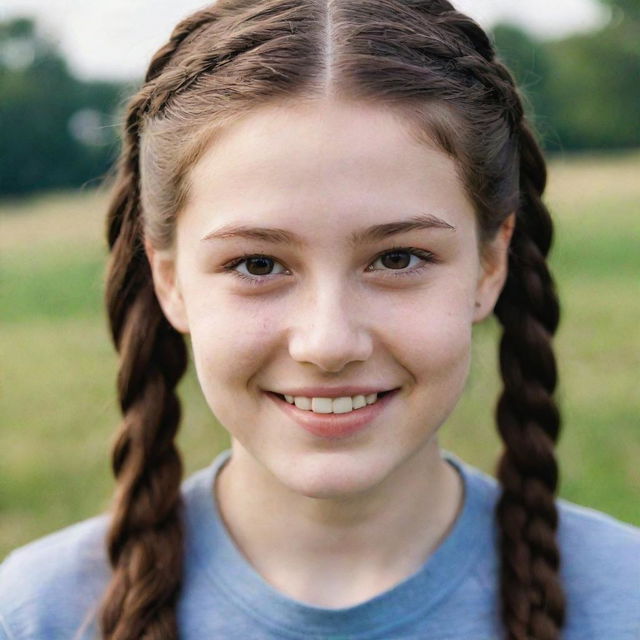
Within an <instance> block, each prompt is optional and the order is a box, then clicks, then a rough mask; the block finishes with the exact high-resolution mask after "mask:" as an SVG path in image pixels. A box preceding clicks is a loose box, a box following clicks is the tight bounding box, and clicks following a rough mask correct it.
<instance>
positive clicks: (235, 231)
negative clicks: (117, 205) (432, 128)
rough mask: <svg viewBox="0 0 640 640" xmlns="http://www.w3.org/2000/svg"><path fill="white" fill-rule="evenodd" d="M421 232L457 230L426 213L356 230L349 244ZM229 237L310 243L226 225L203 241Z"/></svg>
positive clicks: (261, 229) (265, 229)
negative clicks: (423, 230) (425, 230)
mask: <svg viewBox="0 0 640 640" xmlns="http://www.w3.org/2000/svg"><path fill="white" fill-rule="evenodd" d="M420 229H446V230H449V231H455V230H456V228H455V227H454V226H453V225H451V224H449V223H448V222H445V221H444V220H442V218H438V216H435V215H433V214H431V213H426V214H419V215H416V216H412V217H410V218H407V219H406V220H397V221H395V222H385V223H383V224H376V225H373V226H372V227H368V228H367V229H364V230H362V231H354V232H353V233H352V234H351V235H350V237H349V242H350V244H351V245H352V246H357V245H359V244H364V243H367V242H369V243H371V242H377V241H380V240H384V239H385V238H389V237H391V236H394V235H397V234H400V233H406V232H408V231H416V230H420ZM227 238H243V239H246V240H261V241H263V242H271V243H273V244H291V245H296V246H304V245H305V244H306V243H305V241H304V240H303V239H302V238H301V237H300V236H298V235H297V234H295V233H292V232H291V231H286V230H285V229H277V228H273V227H249V226H246V225H226V226H224V227H221V228H220V229H216V230H215V231H211V232H210V233H207V234H206V235H205V236H204V237H203V238H202V240H201V241H202V242H204V241H208V240H224V239H227Z"/></svg>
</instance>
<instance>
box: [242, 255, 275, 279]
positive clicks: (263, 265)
mask: <svg viewBox="0 0 640 640" xmlns="http://www.w3.org/2000/svg"><path fill="white" fill-rule="evenodd" d="M246 262H247V271H248V272H249V273H250V274H251V275H252V276H266V275H269V273H270V272H271V270H272V269H273V260H272V259H271V258H266V257H264V256H260V257H256V258H247V261H246Z"/></svg>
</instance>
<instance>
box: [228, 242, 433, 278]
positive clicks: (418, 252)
mask: <svg viewBox="0 0 640 640" xmlns="http://www.w3.org/2000/svg"><path fill="white" fill-rule="evenodd" d="M391 253H409V254H411V255H414V256H416V257H417V258H421V259H422V260H424V263H423V264H421V265H418V266H417V267H414V268H413V269H410V270H408V271H406V270H402V271H401V270H399V269H397V270H396V269H387V270H386V271H391V272H395V273H391V274H390V276H391V277H392V278H402V277H407V276H412V275H414V274H416V273H417V272H421V271H422V270H423V269H425V268H426V267H427V265H428V264H434V263H437V262H438V260H437V259H436V257H435V256H434V255H433V253H431V252H430V251H424V250H423V249H416V248H414V247H391V248H390V249H386V250H385V251H383V252H381V253H379V254H378V255H377V256H376V257H375V258H374V259H373V262H372V263H371V264H373V263H374V262H376V261H377V260H378V259H379V258H382V257H383V256H386V255H388V254H391ZM250 258H267V259H268V260H273V261H274V262H278V261H277V260H276V259H275V258H272V257H271V256H267V255H265V254H262V253H251V254H245V255H242V256H239V257H238V258H236V259H235V260H233V261H231V262H229V263H227V264H226V265H224V267H223V269H224V270H225V271H229V272H231V273H232V274H233V275H235V276H236V277H238V278H241V279H242V280H244V281H245V282H248V283H249V284H250V285H253V286H261V285H263V284H265V283H266V281H267V280H269V279H270V278H269V276H271V275H280V274H266V275H264V276H248V275H246V274H244V273H241V272H240V271H236V270H235V268H236V267H237V266H238V265H240V264H242V263H243V262H246V261H247V260H249V259H250ZM367 269H368V267H367ZM375 271H380V269H375ZM385 277H386V276H385Z"/></svg>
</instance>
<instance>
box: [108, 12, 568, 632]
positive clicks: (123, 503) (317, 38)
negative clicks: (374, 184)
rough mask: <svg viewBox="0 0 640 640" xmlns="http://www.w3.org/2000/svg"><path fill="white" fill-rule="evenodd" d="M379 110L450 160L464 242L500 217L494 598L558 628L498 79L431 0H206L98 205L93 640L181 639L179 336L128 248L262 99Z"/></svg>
mask: <svg viewBox="0 0 640 640" xmlns="http://www.w3.org/2000/svg"><path fill="white" fill-rule="evenodd" d="M330 99H335V100H342V101H355V102H363V103H367V104H377V105H381V106H383V107H385V108H388V109H390V110H392V111H393V112H394V113H397V114H398V117H399V121H401V122H403V123H406V124H407V126H408V128H409V130H410V131H411V133H412V134H413V135H414V136H415V137H416V139H417V140H419V141H421V142H423V143H425V144H430V145H435V146H436V148H438V149H440V150H442V151H444V152H445V153H447V154H448V155H449V156H451V157H452V158H453V159H454V160H455V163H456V167H457V170H458V172H459V176H460V179H461V182H462V184H463V185H464V188H465V190H466V194H467V196H468V198H469V201H470V202H471V203H472V205H473V208H474V210H475V212H476V218H477V228H478V231H479V234H478V237H479V242H480V245H481V247H486V246H488V241H489V240H490V239H491V238H493V237H494V236H495V234H496V232H497V230H498V229H499V228H500V226H501V224H502V223H503V222H504V220H505V219H506V218H507V216H508V215H509V214H510V213H512V212H515V213H516V225H515V232H514V235H513V238H512V242H511V248H510V254H509V274H508V277H507V282H506V284H505V287H504V289H503V291H502V293H501V296H500V298H499V300H498V303H497V304H496V307H495V314H496V316H497V318H498V320H499V321H500V323H501V324H502V327H503V336H502V339H501V344H500V367H501V373H502V377H503V382H504V389H503V392H502V394H501V396H500V399H499V402H498V405H497V410H496V422H497V427H498V431H499V433H500V435H501V437H502V440H503V442H504V447H505V448H504V451H503V453H502V455H501V458H500V461H499V464H498V467H497V476H498V479H499V481H500V483H501V487H502V493H501V498H500V501H499V504H498V506H497V509H496V519H497V524H498V527H499V530H500V549H499V554H500V562H501V574H500V598H501V617H502V620H503V623H504V628H505V637H506V638H508V639H510V640H511V639H513V640H529V639H531V638H535V639H536V640H557V639H558V638H559V637H560V635H559V634H560V630H561V628H562V625H563V621H564V609H565V603H564V594H563V590H562V587H561V584H560V580H559V563H560V558H559V551H558V545H557V540H556V530H557V510H556V505H555V501H554V494H555V491H556V489H557V482H558V467H557V463H556V459H555V452H554V446H555V443H556V441H557V438H558V434H559V428H560V416H559V412H558V409H557V407H556V404H555V402H554V399H553V392H554V390H555V386H556V382H557V380H556V378H557V376H556V367H555V358H554V354H553V349H552V336H553V334H554V332H555V330H556V328H557V324H558V319H559V307H558V301H557V296H556V294H555V289H554V283H553V280H552V277H551V275H550V272H549V269H548V267H547V264H546V256H547V253H548V251H549V249H550V246H551V240H552V235H553V228H552V222H551V218H550V215H549V212H548V210H547V208H546V207H545V205H544V203H543V202H542V199H541V198H542V194H543V191H544V188H545V182H546V169H545V163H544V159H543V156H542V153H541V151H540V148H539V147H538V144H537V142H536V140H535V137H534V135H533V133H532V131H531V129H530V128H529V125H528V123H527V122H526V119H525V117H524V115H523V107H522V99H521V96H520V94H519V91H518V89H517V88H516V86H515V83H514V80H513V77H512V76H511V74H510V73H509V71H508V70H507V69H506V67H505V66H504V65H503V64H502V63H501V62H500V61H499V60H498V59H497V58H496V56H495V51H494V48H493V46H492V44H491V42H490V40H489V38H488V37H487V35H486V33H485V32H484V31H483V30H482V29H481V28H480V27H479V26H478V25H477V24H476V23H475V22H474V21H473V20H471V19H470V18H468V17H467V16H465V15H463V14H461V13H459V12H457V11H456V10H455V9H454V8H453V6H452V5H451V4H450V3H449V2H447V1H446V0H324V1H321V0H219V1H218V2H217V3H216V4H214V5H212V6H210V7H208V8H206V9H203V10H202V11H200V12H198V13H196V14H193V15H192V16H190V17H189V18H187V19H186V20H184V21H183V22H181V23H180V24H179V25H178V26H177V27H176V28H175V29H174V31H173V33H172V35H171V38H170V40H169V42H167V44H166V45H164V46H163V47H162V48H161V49H160V50H159V51H158V52H157V53H156V55H155V56H154V58H153V59H152V61H151V63H150V66H149V70H148V72H147V76H146V79H145V84H144V85H143V86H142V88H141V89H140V91H139V92H138V93H137V94H136V95H135V96H134V97H133V98H132V99H131V101H130V103H129V107H128V111H127V117H126V122H125V127H124V142H123V148H122V153H121V157H120V161H119V165H118V167H119V168H118V175H117V180H116V184H115V186H114V192H113V197H112V201H111V205H110V208H109V213H108V221H107V223H108V230H107V235H108V240H109V247H110V249H111V252H112V255H111V261H110V265H109V271H108V279H107V292H106V303H107V308H108V311H109V318H110V323H111V328H112V333H113V338H114V343H115V345H116V348H117V349H118V350H119V353H120V358H121V365H120V372H119V378H118V393H119V397H120V403H121V407H122V413H123V421H122V424H121V428H120V432H119V435H118V437H117V440H116V442H115V445H114V450H113V470H114V474H115V476H116V479H117V482H118V491H117V493H116V497H115V499H114V506H113V519H112V523H111V527H110V531H109V535H108V539H107V546H108V549H109V557H110V561H111V564H112V567H113V576H112V579H111V582H110V584H109V587H108V589H107V592H106V594H105V598H104V601H103V604H102V608H101V632H102V633H103V637H104V638H109V639H113V640H115V639H117V640H125V639H129V638H131V639H133V638H139V637H145V638H148V639H150V640H151V639H157V640H160V638H162V639H163V640H170V639H172V638H177V637H178V630H177V623H176V617H175V606H176V602H177V598H178V596H179V592H180V586H181V575H180V572H181V557H182V556H181V554H182V536H183V532H182V526H183V525H182V522H181V517H180V510H181V502H180V481H181V475H182V466H181V462H180V457H179V454H178V452H177V450H176V448H175V444H174V437H175V434H176V432H177V429H178V426H179V420H180V405H179V401H178V398H177V396H176V394H175V386H176V385H177V382H178V381H179V379H180V377H181V376H182V375H183V373H184V369H185V367H186V348H185V345H184V340H183V338H182V336H181V335H180V334H179V333H178V332H176V331H175V330H174V329H173V328H172V327H171V326H170V325H169V323H168V321H167V320H166V318H165V317H164V316H163V314H162V311H161V309H160V307H159V304H158V301H157V299H156V298H155V294H154V292H153V286H152V280H151V274H150V267H149V264H148V261H147V259H146V256H145V253H144V248H143V241H144V240H145V239H147V240H149V241H150V242H151V244H152V245H153V246H154V247H156V248H158V249H166V248H169V247H171V246H172V245H173V244H174V241H175V224H176V218H177V215H178V214H179V212H180V210H181V209H182V208H183V207H184V205H185V203H186V202H187V201H188V198H189V190H190V185H189V172H190V169H191V168H192V167H193V166H194V164H195V163H196V162H197V161H198V159H199V158H200V157H201V155H202V154H203V153H204V151H205V149H207V148H209V147H210V146H211V145H212V144H215V139H216V136H218V135H219V134H221V133H222V132H224V131H227V130H228V129H229V128H230V127H232V126H233V123H234V122H236V121H238V120H239V119H241V118H242V117H243V116H244V115H245V114H248V113H250V112H252V111H253V110H255V109H257V108H260V107H263V106H266V105H267V104H282V105H293V104H299V103H301V102H307V101H322V100H330Z"/></svg>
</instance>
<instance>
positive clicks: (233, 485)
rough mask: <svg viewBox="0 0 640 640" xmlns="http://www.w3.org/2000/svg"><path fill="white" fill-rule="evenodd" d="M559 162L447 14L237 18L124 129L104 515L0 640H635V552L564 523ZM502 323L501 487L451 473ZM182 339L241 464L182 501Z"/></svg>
mask: <svg viewBox="0 0 640 640" xmlns="http://www.w3.org/2000/svg"><path fill="white" fill-rule="evenodd" d="M544 187H545V164H544V160H543V158H542V156H541V153H540V149H539V147H538V145H537V143H536V141H535V140H534V137H533V135H532V132H531V129H530V127H529V125H528V124H527V122H526V120H525V118H524V116H523V109H522V102H521V98H520V95H519V93H518V90H517V89H516V88H515V87H514V84H513V79H512V77H511V75H510V73H509V72H508V71H507V70H506V69H505V67H504V66H503V65H502V64H501V63H500V62H499V61H498V60H497V59H496V57H495V52H494V50H493V48H492V45H491V43H490V42H489V40H488V38H487V36H486V34H485V33H484V32H483V31H482V30H481V29H480V28H479V27H478V25H477V24H476V23H475V22H473V21H472V20H470V19H469V18H467V17H466V16H464V15H462V14H460V13H458V12H456V11H455V9H454V8H453V7H452V6H451V5H450V4H449V3H448V2H446V1H445V0H332V1H326V0H220V1H219V2H217V3H216V4H215V5H213V6H211V7H209V8H206V9H204V10H202V11H200V12H199V13H196V14H195V15H193V16H192V17H190V18H188V19H186V20H184V21H183V22H182V23H180V24H179V25H178V26H177V27H176V29H175V30H174V32H173V34H172V36H171V39H170V40H169V42H168V43H167V44H166V45H165V46H164V47H162V49H160V51H158V53H157V54H156V55H155V56H154V58H153V59H152V61H151V64H150V66H149V70H148V73H147V76H146V80H145V84H144V86H143V87H142V88H141V90H140V91H139V93H138V94H137V95H135V96H134V97H133V99H132V100H131V102H130V104H129V108H128V112H127V116H126V126H125V137H124V146H123V150H122V156H121V160H120V163H119V173H118V178H117V184H116V185H115V189H114V194H113V200H112V203H111V206H110V209H109V214H108V241H109V246H110V248H111V262H110V265H109V273H108V282H107V292H106V299H107V306H108V311H109V318H110V322H111V328H112V332H113V338H114V341H115V345H116V347H117V349H118V351H119V353H120V357H121V365H120V372H119V376H118V393H119V400H120V404H121V407H122V413H123V422H122V425H121V430H120V433H119V436H118V438H117V441H116V444H115V447H114V451H113V470H114V474H115V476H116V478H117V481H118V490H117V494H116V496H115V500H114V504H113V509H112V512H111V513H110V514H108V516H107V515H106V514H103V515H101V516H98V517H96V518H92V519H90V520H87V521H84V522H82V523H79V524H77V525H74V526H72V527H69V528H67V529H64V530H62V531H60V532H57V533H56V534H53V535H51V536H48V537H46V538H43V539H41V540H39V541H36V542H35V543H32V544H30V545H27V546H26V547H23V548H22V549H20V550H18V551H16V552H14V553H13V554H12V555H11V556H10V557H9V558H8V559H7V560H6V561H5V563H4V564H3V566H2V571H1V579H0V583H1V585H2V586H1V587H0V615H1V618H0V636H1V637H2V638H4V639H11V640H25V639H26V638H47V639H54V638H65V639H66V638H73V637H75V638H92V637H101V638H109V639H114V640H115V639H117V640H125V639H139V638H147V639H154V640H168V639H172V638H183V639H187V638H191V639H195V638H198V639H202V638H251V639H254V638H255V639H278V640H281V639H287V638H288V639H300V640H302V639H308V638H316V639H328V638H332V639H334V640H337V639H338V638H343V639H346V638H350V639H360V640H365V639H374V638H375V639H384V640H389V639H394V640H396V639H397V640H400V639H414V640H417V639H423V638H424V639H426V638H429V639H432V640H435V639H442V640H444V639H445V638H446V639H448V640H450V639H453V638H459V639H465V640H469V639H473V640H486V639H489V638H509V639H517V640H525V639H535V640H552V639H557V638H560V637H562V638H568V639H571V640H577V639H580V640H584V639H587V638H589V639H593V640H595V639H596V638H598V639H600V638H605V637H607V638H612V639H613V638H615V639H616V640H631V639H633V638H635V639H637V638H639V637H640V532H639V531H638V529H637V528H634V527H632V526H630V525H626V524H624V523H622V522H619V521H617V520H614V519H612V518H610V517H608V516H605V515H604V514H600V513H598V512H595V511H593V510H589V509H585V508H582V507H579V506H577V505H574V504H571V503H569V502H566V501H564V500H561V499H557V498H555V497H554V496H555V491H556V487H557V483H558V465H557V462H556V458H555V454H554V444H555V442H556V440H557V437H558V431H559V424H560V419H559V414H558V409H557V407H556V404H555V402H554V399H553V393H554V389H555V386H556V368H555V360H554V355H553V351H552V347H551V339H552V336H553V334H554V331H555V329H556V326H557V324H558V302H557V299H556V295H555V293H554V286H553V281H552V278H551V275H550V273H549V270H548V267H547V264H546V262H545V257H546V255H547V253H548V251H549V247H550V244H551V238H552V224H551V220H550V217H549V213H548V211H547V209H546V207H545V205H544V204H543V202H542V200H541V196H542V193H543V191H544ZM492 312H493V313H495V314H496V316H497V318H498V320H499V321H500V323H501V325H502V327H503V336H502V340H501V344H500V367H501V372H502V376H503V379H504V391H503V392H502V395H501V397H500V399H499V402H498V407H497V413H496V417H497V424H498V430H499V432H500V435H501V437H502V439H503V440H504V445H505V449H504V453H503V454H502V456H501V458H500V461H499V463H498V467H497V476H498V482H496V481H495V480H493V479H492V478H490V477H489V476H487V475H485V474H483V473H481V472H480V471H479V470H477V469H475V468H474V467H471V466H469V465H467V464H466V463H464V462H463V461H462V460H460V459H459V458H457V457H456V456H455V455H454V454H452V453H449V452H444V451H441V450H440V448H439V446H438V441H437V435H438V431H439V429H440V427H441V426H442V425H443V424H444V422H445V421H446V419H447V417H448V416H449V415H450V413H451V412H452V411H453V409H454V407H455V406H456V404H457V402H458V399H459V398H460V395H461V393H462V390H463V387H464V384H465V380H466V377H467V374H468V370H469V364H470V352H471V335H472V327H473V325H475V324H477V323H480V322H482V320H484V319H485V318H486V317H487V316H488V315H489V314H491V313H492ZM185 335H189V337H190V342H191V346H192V348H193V357H194V362H195V367H196V371H197V374H198V378H199V381H200V385H201V387H202V391H203V394H204V396H205V398H206V400H207V402H208V404H209V406H210V407H211V410H212V412H213V413H214V414H215V415H216V417H217V418H218V419H219V420H220V422H221V423H222V424H223V425H224V426H225V427H226V428H227V429H228V431H229V432H230V434H231V438H232V448H231V449H230V450H228V451H225V452H223V453H221V454H220V455H219V456H218V457H217V458H216V459H215V460H214V461H213V463H212V464H211V466H210V467H208V468H205V469H202V470H201V471H200V472H198V473H196V474H194V475H193V476H191V477H190V478H189V479H188V480H187V481H186V482H185V483H184V484H182V485H181V477H182V464H181V459H180V456H179V454H178V451H177V450H176V447H175V444H174V437H175V435H176V431H177V429H178V425H179V421H180V405H179V402H178V399H177V397H176V392H175V388H176V384H177V383H178V381H179V380H180V378H181V376H182V375H183V373H184V371H185V367H186V363H187V352H186V347H185V340H184V336H185Z"/></svg>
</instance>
